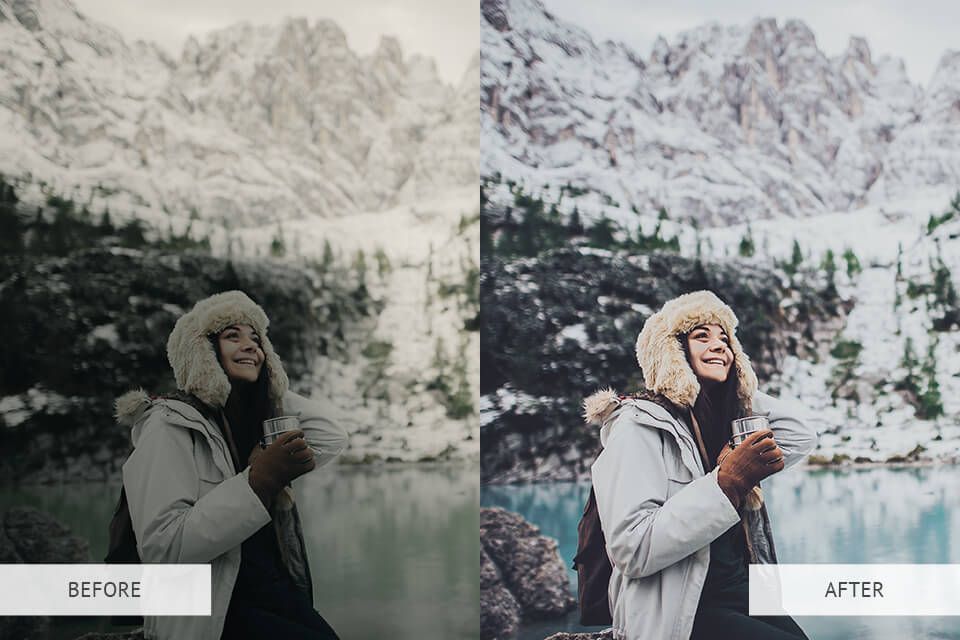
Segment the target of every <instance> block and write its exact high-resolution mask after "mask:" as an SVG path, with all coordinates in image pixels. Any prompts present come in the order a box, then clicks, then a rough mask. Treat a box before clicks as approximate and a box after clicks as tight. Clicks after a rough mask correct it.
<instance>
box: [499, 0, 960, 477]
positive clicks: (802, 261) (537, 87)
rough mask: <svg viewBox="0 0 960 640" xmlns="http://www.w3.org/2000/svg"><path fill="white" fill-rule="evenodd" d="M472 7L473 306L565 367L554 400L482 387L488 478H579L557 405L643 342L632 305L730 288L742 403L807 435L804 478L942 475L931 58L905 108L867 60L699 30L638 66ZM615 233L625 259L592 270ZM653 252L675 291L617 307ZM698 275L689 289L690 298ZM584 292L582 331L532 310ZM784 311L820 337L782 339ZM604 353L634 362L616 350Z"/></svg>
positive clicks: (939, 261) (947, 406)
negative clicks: (938, 467) (750, 383)
mask: <svg viewBox="0 0 960 640" xmlns="http://www.w3.org/2000/svg"><path fill="white" fill-rule="evenodd" d="M481 6H482V13H483V22H482V32H481V33H482V36H481V37H482V43H481V52H482V56H481V80H480V82H481V127H482V141H481V173H482V175H483V176H484V185H485V188H484V196H483V200H484V202H485V204H484V207H483V210H482V212H481V215H482V218H483V220H484V224H486V225H488V226H489V229H490V231H489V232H486V231H484V232H482V233H483V237H484V238H485V242H487V243H488V245H485V246H491V247H496V253H497V255H498V256H501V260H502V262H501V263H497V264H495V265H494V264H493V263H491V265H490V266H491V268H490V271H489V273H491V274H492V275H491V276H490V277H489V278H488V277H487V269H486V268H485V271H484V277H485V278H487V279H486V280H484V282H485V284H484V287H488V288H489V294H486V293H484V294H482V295H491V296H493V297H495V298H498V299H499V298H509V299H515V298H522V299H523V300H526V304H528V305H529V306H531V308H535V309H536V310H537V314H538V315H537V316H536V317H534V316H533V313H531V315H530V316H529V317H527V316H526V315H520V317H517V318H516V319H515V322H516V323H517V324H518V325H522V326H527V324H528V323H532V324H533V325H534V326H538V323H541V319H542V318H546V319H547V320H546V321H543V324H544V325H545V326H544V328H543V331H544V332H545V334H546V338H545V344H553V345H554V346H553V347H551V349H553V350H554V351H557V352H562V358H558V359H551V358H548V357H546V355H547V353H546V352H544V353H542V354H541V355H542V356H544V358H543V361H541V363H540V364H539V366H540V369H539V370H540V371H541V372H545V371H549V372H552V375H556V376H558V377H559V378H560V379H562V383H563V384H564V385H567V386H569V387H570V388H566V386H565V387H564V388H565V393H564V394H563V395H562V396H561V397H552V396H550V395H549V393H546V394H545V392H544V391H543V390H541V389H538V388H535V387H531V388H529V389H528V388H525V387H524V386H523V384H522V383H520V382H518V381H521V380H522V379H523V376H522V375H521V374H523V373H524V372H523V371H519V370H518V371H507V370H503V371H498V377H497V379H496V380H493V379H490V381H489V383H488V382H485V383H484V384H483V385H482V386H481V388H482V389H483V391H482V393H483V396H482V398H481V411H482V418H481V422H482V424H483V428H482V433H483V437H484V439H485V440H484V442H485V443H487V442H490V443H491V445H494V446H497V447H501V450H500V452H499V453H498V452H497V451H491V452H490V455H489V456H488V450H487V444H484V447H483V449H484V453H483V455H484V471H485V473H486V474H487V477H489V478H490V479H492V480H494V481H498V480H499V481H512V480H521V479H529V478H543V479H547V478H569V477H572V476H573V475H577V474H578V473H579V472H580V470H579V469H578V467H577V464H578V463H579V462H580V461H582V460H583V459H584V457H586V458H589V453H590V451H591V450H590V449H589V447H584V446H583V444H582V443H584V442H587V443H595V439H594V438H595V434H590V435H589V436H587V435H585V434H584V432H583V431H582V429H579V428H578V426H577V425H576V424H575V423H570V424H567V423H561V422H558V421H556V420H555V419H554V418H555V416H557V415H561V412H560V411H559V410H558V409H557V407H560V406H562V407H566V408H572V409H571V411H574V410H575V409H576V403H577V402H578V401H579V398H574V399H571V398H569V397H568V396H570V395H571V393H578V395H579V394H582V395H585V394H587V393H589V392H591V391H593V390H594V389H593V388H582V389H581V388H580V387H584V386H585V385H586V386H589V385H602V384H604V383H606V381H604V380H593V378H592V376H595V374H596V371H597V370H600V371H604V372H606V371H605V368H606V367H608V365H609V364H610V362H611V361H612V359H615V358H619V357H620V355H621V354H620V352H619V351H617V350H616V349H611V345H610V339H611V336H613V337H616V338H617V339H620V338H621V336H619V335H617V333H616V332H620V331H623V330H624V328H625V327H629V328H631V329H632V330H633V331H637V330H639V327H640V326H641V324H642V320H643V319H644V318H645V317H646V316H648V315H649V314H650V313H652V312H653V311H654V310H655V309H654V308H652V307H650V306H648V305H650V304H651V302H649V301H648V300H647V299H652V300H653V301H654V302H662V301H663V300H662V299H661V297H660V296H659V294H662V293H665V292H666V291H661V288H662V289H664V290H668V289H670V287H671V286H673V287H678V286H680V284H679V283H689V282H699V283H700V284H699V286H704V283H706V284H707V285H710V283H711V282H712V283H713V285H712V286H717V287H726V290H725V293H726V294H728V295H730V296H732V298H735V299H736V300H737V301H739V303H740V305H741V306H742V309H741V311H742V312H748V313H752V312H754V311H756V310H757V309H760V311H761V313H760V315H761V316H762V315H763V314H770V315H769V317H771V318H773V322H774V324H776V325H778V326H777V328H776V329H775V331H774V332H775V333H777V334H779V335H780V337H779V338H775V339H774V342H776V343H777V344H776V345H774V348H773V349H768V350H767V351H766V352H764V353H762V354H760V355H761V356H762V358H761V364H763V365H764V370H763V371H761V372H760V373H761V378H762V380H761V383H762V385H763V386H764V387H766V388H768V389H769V390H772V391H773V392H774V393H783V394H786V395H792V396H798V397H800V398H801V399H802V400H803V402H804V404H805V405H806V406H807V407H808V408H809V409H810V410H811V414H812V419H813V420H814V421H815V422H816V424H817V427H818V429H819V430H820V431H821V439H820V449H819V450H818V451H817V452H816V457H815V458H813V460H815V461H820V462H837V463H842V462H846V461H857V462H914V461H917V460H924V459H940V460H957V459H960V427H958V423H957V421H958V417H960V404H958V400H957V399H958V398H960V364H958V360H957V358H956V357H955V354H956V351H957V349H958V348H960V303H958V296H957V293H956V289H955V285H954V275H953V274H956V273H960V271H958V269H960V227H958V225H960V200H957V199H955V194H957V192H958V190H960V151H958V149H960V145H958V143H960V52H951V51H948V52H945V53H944V54H943V56H942V58H941V60H940V63H939V66H938V68H937V71H936V73H935V74H934V76H933V77H932V79H931V80H930V82H929V83H928V84H927V85H926V86H923V87H921V86H916V85H913V84H911V83H910V81H909V80H908V79H907V76H906V74H905V72H904V67H903V64H902V63H901V62H900V61H899V60H896V59H892V58H888V57H883V58H881V59H879V60H874V59H873V58H872V56H871V54H870V50H869V45H868V43H867V42H866V41H865V40H863V39H862V38H856V37H852V38H851V39H850V45H849V47H848V48H847V50H846V51H845V52H844V53H843V54H842V55H840V56H836V57H832V58H831V57H828V56H826V55H825V54H823V52H822V51H820V49H819V48H818V47H817V44H816V40H815V37H814V34H813V33H812V32H811V30H810V29H809V28H808V27H807V26H806V25H804V24H803V23H802V22H800V21H796V20H791V21H788V22H786V23H785V24H778V23H777V22H776V21H774V20H768V19H757V20H755V21H753V22H752V23H751V24H749V25H746V26H721V25H717V24H708V25H705V26H702V27H698V28H695V29H692V30H690V31H687V32H684V33H682V34H680V35H679V36H678V37H677V38H676V39H675V40H674V41H672V42H667V41H666V40H664V39H662V38H661V39H659V40H658V41H657V43H656V44H655V46H654V47H653V50H652V51H651V52H650V54H649V55H648V56H644V55H641V54H640V53H637V52H635V51H633V50H632V49H631V48H630V47H629V46H628V45H625V44H623V43H614V42H609V41H608V42H603V43H597V42H595V41H594V40H593V38H592V37H591V35H590V34H589V33H587V32H586V31H584V30H583V29H580V28H578V27H576V26H574V25H571V24H567V23H565V22H563V21H562V20H561V19H559V18H557V17H556V16H553V15H552V14H550V13H549V12H548V11H547V10H546V9H545V8H544V6H543V5H542V4H540V3H539V2H538V1H537V0H484V1H483V2H482V5H481ZM661 207H662V208H663V210H662V211H661ZM548 211H549V213H548ZM531 212H532V213H531ZM658 212H659V213H658ZM601 223H603V224H601ZM610 224H612V228H613V229H614V233H613V239H614V240H617V241H619V242H620V245H619V246H620V248H619V249H617V248H616V247H614V250H613V251H612V252H611V251H608V250H606V249H609V248H610V247H609V246H607V247H606V248H604V249H602V250H598V249H596V248H594V247H598V246H600V245H597V244H594V241H595V238H596V237H600V236H603V235H604V233H606V232H607V231H608V229H609V225H610ZM592 225H596V226H593V227H592ZM604 225H608V226H607V227H605V226H604ZM591 227H592V228H593V229H594V230H600V231H601V232H603V233H599V234H595V233H593V232H592V231H591ZM528 228H530V229H538V230H543V229H546V231H540V232H539V233H541V235H540V236H538V237H537V239H536V242H538V243H541V245H540V246H547V248H549V247H550V246H558V245H556V244H554V245H550V243H551V242H556V241H555V240H551V239H550V238H552V237H555V234H556V233H558V232H559V233H560V234H561V236H563V235H564V234H566V237H567V241H569V242H573V243H575V244H579V245H581V246H580V249H579V252H580V253H581V254H582V257H579V258H573V257H568V256H566V255H563V254H557V253H553V254H544V253H540V254H539V255H538V256H536V257H525V258H523V259H521V260H511V258H509V257H505V258H504V257H503V256H510V255H511V252H513V253H512V255H514V256H516V255H522V256H533V255H534V254H532V253H530V249H529V246H530V244H529V243H528V244H527V245H522V246H523V247H524V248H521V249H518V248H517V247H518V246H521V245H520V244H518V242H517V241H515V240H512V239H510V238H509V236H515V235H518V234H522V233H524V229H528ZM575 229H579V231H575ZM585 229H586V231H585ZM551 234H554V235H551ZM638 236H639V237H640V238H641V241H637V240H634V238H636V237H638ZM506 240H510V241H509V242H506ZM644 242H646V244H644ZM631 243H632V244H631ZM673 243H675V249H672V248H671V247H672V245H673ZM614 244H615V243H614ZM608 245H609V243H608ZM534 246H536V245H534ZM651 246H654V247H660V248H661V249H662V248H663V247H667V251H671V250H675V252H676V253H678V254H679V256H680V258H681V259H679V260H678V261H677V263H676V268H677V269H678V272H677V273H670V272H669V270H667V271H664V270H663V269H664V268H663V267H660V270H659V271H657V276H658V279H654V280H652V281H649V282H648V281H647V280H646V278H648V277H649V274H647V273H646V272H645V271H643V270H641V271H639V272H638V273H639V277H640V278H641V279H640V280H639V281H637V290H636V292H629V293H627V292H625V291H621V290H620V287H622V286H623V283H622V282H620V281H619V280H618V277H619V278H624V277H625V278H627V279H628V280H629V279H630V278H634V277H638V276H637V274H636V273H634V271H636V269H634V267H633V266H631V265H640V264H646V263H648V262H651V261H652V260H653V259H652V258H648V257H647V256H645V255H642V254H645V253H649V252H650V251H651V249H650V247H651ZM502 247H508V249H507V250H506V251H503V250H502ZM644 247H646V248H644ZM658 251H659V250H658ZM524 252H525V253H524ZM637 254H640V255H637ZM654 255H656V254H654ZM669 255H670V254H669V253H667V254H664V256H666V257H657V260H656V262H660V261H664V262H666V263H667V264H669V260H670V258H669ZM591 256H592V257H593V258H591ZM598 256H602V257H598ZM561 257H562V258H563V259H562V260H561V262H565V263H574V264H575V263H576V262H577V261H587V260H588V259H597V260H599V261H600V263H601V264H600V266H598V267H597V266H594V267H592V268H600V269H609V270H611V271H612V272H613V274H612V275H610V276H609V277H606V276H604V275H603V274H601V273H596V272H593V271H590V272H589V273H584V274H580V273H579V272H577V273H569V269H567V268H566V267H564V266H560V267H558V266H557V264H556V262H557V260H560V258H561ZM697 264H702V265H703V266H702V267H700V268H702V269H705V270H706V272H707V273H706V274H705V275H706V277H702V278H693V277H691V269H690V265H697ZM711 270H715V271H713V272H711ZM731 270H732V271H733V272H740V273H741V278H742V279H743V280H744V283H743V286H742V287H741V286H740V285H739V284H738V283H735V282H733V281H731V280H730V278H727V276H726V275H724V274H727V275H729V272H730V271H731ZM504 273H507V274H520V275H516V277H517V278H521V277H522V278H523V282H522V283H520V284H516V285H511V284H510V282H509V280H508V279H506V278H504V277H503V274H504ZM725 278H726V280H725ZM758 278H759V279H761V280H760V281H761V282H765V281H766V280H765V279H767V278H773V280H772V281H771V282H773V283H775V284H774V285H773V286H772V287H767V289H771V288H772V289H773V290H775V291H776V295H778V296H780V297H781V298H782V299H781V300H780V304H779V307H780V308H779V309H776V310H771V309H762V308H761V307H762V305H758V304H757V296H756V295H754V294H750V295H746V294H743V289H745V288H749V287H747V281H749V280H752V279H758ZM528 280H529V281H530V282H529V283H528V282H527V281H528ZM595 280H600V281H603V282H604V284H603V286H600V287H599V289H597V291H599V292H600V294H599V297H596V304H597V305H598V309H597V310H595V311H590V310H589V308H588V307H584V308H583V309H581V307H579V306H577V303H576V302H569V300H576V298H575V296H573V295H572V294H568V295H566V297H565V298H563V300H561V301H560V302H557V301H552V300H550V299H549V297H548V292H555V290H556V289H557V288H560V287H561V285H562V286H565V287H571V288H573V289H574V290H577V286H580V288H582V289H583V290H584V291H588V290H589V291H591V292H592V291H593V289H590V287H592V286H595V285H596V282H595ZM607 280H610V281H611V282H607ZM486 283H489V284H486ZM753 284H755V283H753ZM521 285H522V286H521ZM629 289H630V287H627V291H629ZM611 291H612V292H613V293H611ZM718 291H720V293H721V294H723V293H724V291H722V290H719V289H718ZM803 291H806V292H810V291H817V292H823V293H824V294H826V293H827V292H831V291H832V292H835V293H838V294H839V296H835V295H834V294H833V293H831V294H829V295H824V296H823V297H822V298H820V299H818V295H819V294H818V295H810V294H809V293H803ZM591 295H592V294H591ZM738 296H739V297H738ZM645 298H646V299H645ZM485 299H486V298H485ZM624 299H625V300H626V301H627V302H624ZM581 303H582V301H581ZM628 303H629V304H628ZM825 303H826V304H828V305H830V306H832V307H834V308H832V309H825V308H823V305H824V304H825ZM538 305H542V307H541V306H538ZM564 305H568V306H569V305H572V306H573V311H575V312H573V311H571V309H568V308H567V306H564ZM798 305H800V306H802V305H813V307H817V308H820V310H821V311H823V312H826V315H822V316H817V315H815V317H811V316H809V314H806V315H801V319H799V320H798V319H797V307H798ZM607 306H610V308H607ZM734 306H735V307H736V306H737V305H736V304H734ZM594 313H599V314H600V316H598V317H596V318H594V317H593V315H592V314H594ZM638 314H639V315H638ZM585 318H586V324H584V323H585ZM753 320H755V319H750V320H748V321H747V322H746V324H750V323H751V322H752V321H753ZM604 323H607V324H610V323H612V326H611V327H609V328H607V327H605V326H604ZM742 325H743V323H742ZM585 326H586V327H587V331H586V332H585V331H584V327H585ZM801 329H802V332H801ZM484 330H485V331H486V330H487V328H486V327H485V328H484ZM591 332H592V333H591ZM588 334H589V336H588ZM791 334H795V335H791ZM633 335H634V336H635V333H633ZM754 338H756V336H754ZM554 343H555V344H554ZM622 343H623V353H625V354H627V355H630V350H631V349H632V340H627V339H624V340H623V341H622ZM485 344H487V343H485ZM557 345H560V346H557ZM561 347H562V348H561ZM551 353H552V352H551ZM501 355H503V354H496V353H493V354H489V353H487V352H486V351H484V353H482V354H481V358H482V359H486V361H489V362H494V363H498V362H504V361H506V360H508V357H507V356H504V357H500V356H501ZM510 355H512V352H511V354H508V356H510ZM571 358H572V359H573V361H572V362H571V360H570V359H571ZM616 362H619V360H616ZM624 366H629V367H631V369H630V370H631V371H633V369H632V367H634V366H635V363H634V362H630V363H626V364H625V365H624ZM571 369H573V370H575V371H574V373H575V374H576V375H570V376H568V377H565V376H567V374H566V373H565V372H567V371H570V370H571ZM484 371H485V372H486V371H487V369H484ZM542 375H546V374H542ZM617 375H619V376H623V377H626V376H627V375H628V374H627V373H623V372H620V371H619V370H618V371H617ZM485 380H486V373H485ZM634 383H635V382H633V381H632V382H631V384H634ZM559 384H561V383H560V382H556V383H555V384H554V386H558V385H559ZM578 385H579V386H578ZM631 390H633V389H625V391H631ZM621 391H624V389H621ZM564 415H565V414H564ZM541 423H543V427H542V429H540V430H538V429H537V428H534V425H539V424H541ZM537 434H540V435H542V436H543V440H544V442H546V444H544V443H543V442H540V443H538V442H535V439H536V438H535V436H536V435H537ZM561 436H562V437H561ZM554 441H556V442H559V444H557V445H556V446H555V447H554V448H553V449H551V448H550V447H551V446H552V445H551V444H550V443H552V442H554ZM591 446H595V444H592V445H591ZM492 448H493V447H491V449H492ZM567 449H569V451H568V450H567ZM487 458H489V461H488V460H487ZM518 460H519V461H524V460H526V461H528V462H526V463H520V462H517V461H518ZM488 462H489V464H487V463H488Z"/></svg>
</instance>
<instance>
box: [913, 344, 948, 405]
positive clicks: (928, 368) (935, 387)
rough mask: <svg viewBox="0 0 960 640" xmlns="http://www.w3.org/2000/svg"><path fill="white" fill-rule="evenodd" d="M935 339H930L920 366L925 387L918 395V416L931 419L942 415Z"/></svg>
mask: <svg viewBox="0 0 960 640" xmlns="http://www.w3.org/2000/svg"><path fill="white" fill-rule="evenodd" d="M936 350H937V341H936V340H931V341H930V344H929V345H928V346H927V357H926V359H925V360H924V362H923V367H921V372H922V373H923V374H924V376H925V383H926V384H925V388H924V391H923V394H922V395H921V396H920V397H919V399H918V400H919V405H920V406H919V407H918V409H919V414H920V415H919V417H920V418H922V419H924V420H933V419H936V418H939V417H940V416H942V415H943V401H942V399H941V397H940V383H939V382H938V381H937V355H936Z"/></svg>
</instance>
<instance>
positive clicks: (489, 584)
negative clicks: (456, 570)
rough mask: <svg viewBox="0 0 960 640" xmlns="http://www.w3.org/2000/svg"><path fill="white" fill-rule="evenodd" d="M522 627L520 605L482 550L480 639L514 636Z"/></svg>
mask: <svg viewBox="0 0 960 640" xmlns="http://www.w3.org/2000/svg"><path fill="white" fill-rule="evenodd" d="M519 625H520V604H519V603H518V602H517V599H516V598H514V597H513V594H512V593H510V592H509V591H508V590H507V588H506V587H505V586H504V585H503V578H502V576H501V575H500V570H499V569H497V566H496V565H495V564H493V561H492V560H491V559H490V556H488V555H487V552H486V551H484V550H483V548H481V549H480V637H481V638H502V637H504V636H512V635H513V634H514V633H516V632H517V628H518V627H519Z"/></svg>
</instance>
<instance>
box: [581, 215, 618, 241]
mask: <svg viewBox="0 0 960 640" xmlns="http://www.w3.org/2000/svg"><path fill="white" fill-rule="evenodd" d="M613 230H614V223H613V220H611V219H610V218H608V217H607V216H606V215H604V214H600V217H599V218H598V219H597V221H596V222H594V223H593V225H592V226H591V227H590V230H589V231H588V233H587V235H588V238H589V241H590V245H591V246H593V247H597V248H598V249H612V248H613V247H614V246H615V245H616V240H615V239H614V237H613Z"/></svg>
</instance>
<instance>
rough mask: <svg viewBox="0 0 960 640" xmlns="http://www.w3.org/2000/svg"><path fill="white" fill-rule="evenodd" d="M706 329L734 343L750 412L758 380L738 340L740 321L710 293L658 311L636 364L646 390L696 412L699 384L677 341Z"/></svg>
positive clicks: (687, 295) (743, 401) (697, 293)
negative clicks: (715, 330)
mask: <svg viewBox="0 0 960 640" xmlns="http://www.w3.org/2000/svg"><path fill="white" fill-rule="evenodd" d="M703 324H718V325H720V327H722V328H723V330H724V331H725V332H726V334H727V336H728V337H729V338H730V350H731V351H733V367H734V369H735V371H736V375H737V378H738V380H737V382H738V383H739V384H738V396H739V400H740V404H741V405H742V406H743V408H744V409H745V410H746V411H747V412H750V410H751V403H752V400H753V395H754V393H755V392H756V390H757V376H756V374H755V373H754V372H753V367H751V366H750V358H749V357H747V354H746V353H744V351H743V346H742V345H741V344H740V341H739V340H738V339H737V335H736V332H735V331H736V328H737V316H735V315H734V313H733V310H732V309H730V307H728V306H727V305H726V304H724V303H723V301H722V300H720V298H718V297H717V296H716V295H714V294H713V293H712V292H710V291H694V292H692V293H685V294H683V295H682V296H678V297H676V298H674V299H673V300H669V301H668V302H667V303H666V304H664V305H663V308H661V309H660V311H658V312H657V313H655V314H653V315H652V316H650V317H649V318H647V321H646V322H645V323H644V324H643V329H642V330H641V331H640V335H639V336H638V337H637V362H639V363H640V369H641V370H642V373H643V382H644V385H645V386H646V387H647V388H648V389H649V390H650V391H652V392H654V393H660V394H663V395H664V396H666V397H667V398H668V399H669V400H670V401H671V402H673V403H674V404H676V405H678V406H681V407H686V408H692V407H693V404H694V402H696V400H697V395H698V394H699V393H700V383H699V382H698V381H697V376H696V375H695V374H694V373H693V369H692V368H691V367H690V364H689V363H688V362H687V357H686V355H685V354H684V351H683V347H682V346H681V344H680V341H679V340H678V339H677V337H678V336H680V335H682V334H685V333H688V332H689V331H690V330H692V329H693V328H694V327H697V326H700V325H703Z"/></svg>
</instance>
